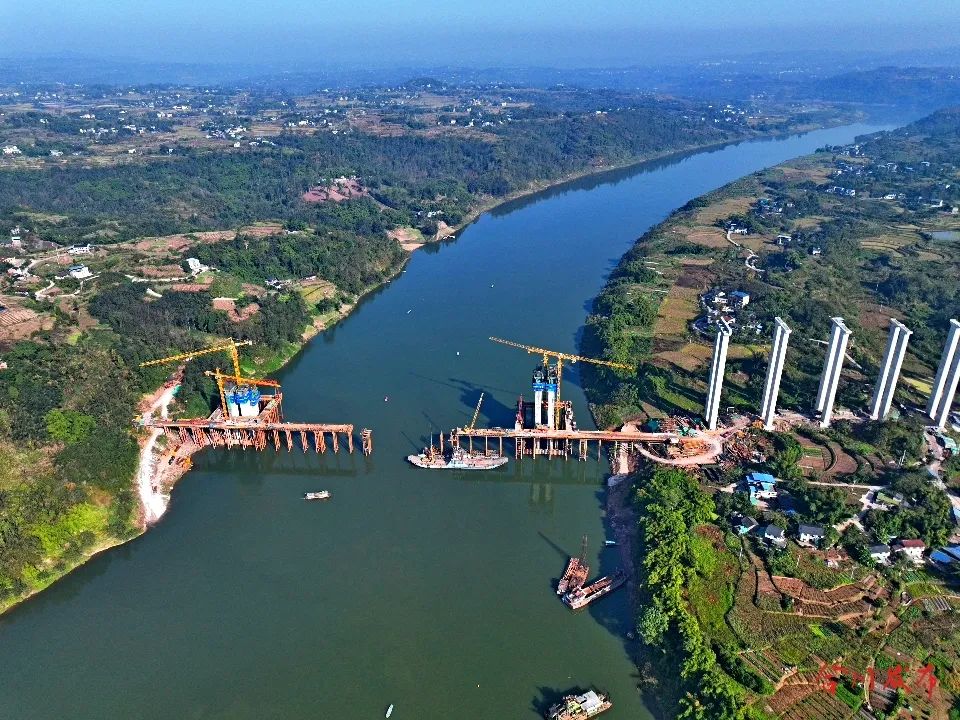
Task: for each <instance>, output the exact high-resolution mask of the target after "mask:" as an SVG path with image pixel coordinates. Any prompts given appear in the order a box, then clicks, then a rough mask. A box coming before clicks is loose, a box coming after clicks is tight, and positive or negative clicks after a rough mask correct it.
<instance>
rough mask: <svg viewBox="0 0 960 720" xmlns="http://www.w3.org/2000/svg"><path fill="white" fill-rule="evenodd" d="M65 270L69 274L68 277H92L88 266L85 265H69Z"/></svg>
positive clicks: (79, 278) (77, 278)
mask: <svg viewBox="0 0 960 720" xmlns="http://www.w3.org/2000/svg"><path fill="white" fill-rule="evenodd" d="M67 272H68V273H69V274H70V277H72V278H74V279H75V280H86V279H87V278H89V277H93V273H92V272H90V268H88V267H87V266H86V265H71V266H70V269H69V270H67Z"/></svg>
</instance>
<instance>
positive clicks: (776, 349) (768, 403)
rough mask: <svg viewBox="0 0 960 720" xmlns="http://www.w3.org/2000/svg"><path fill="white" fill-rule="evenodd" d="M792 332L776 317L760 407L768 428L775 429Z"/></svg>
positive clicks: (761, 415)
mask: <svg viewBox="0 0 960 720" xmlns="http://www.w3.org/2000/svg"><path fill="white" fill-rule="evenodd" d="M790 333H791V330H790V328H789V326H788V325H787V324H786V323H785V322H784V321H783V320H782V319H781V318H775V319H774V329H773V347H772V348H771V349H770V364H769V365H768V366H767V379H766V381H764V384H763V405H762V406H761V408H760V417H761V418H762V419H763V427H765V428H766V429H767V430H773V419H774V417H776V414H777V396H778V395H779V394H780V377H781V376H782V375H783V364H784V360H785V359H786V356H787V343H788V342H789V341H790Z"/></svg>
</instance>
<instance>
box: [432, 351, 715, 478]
mask: <svg viewBox="0 0 960 720" xmlns="http://www.w3.org/2000/svg"><path fill="white" fill-rule="evenodd" d="M490 340H492V341H493V342H497V343H500V344H502V345H507V346H508V347H514V348H517V349H520V350H524V351H525V352H527V353H528V354H533V355H539V356H540V358H541V360H540V362H539V363H538V364H537V365H536V366H535V367H534V369H533V375H532V391H533V400H532V401H527V400H524V398H523V397H522V396H521V397H520V398H519V399H518V401H517V411H516V416H515V419H514V426H513V427H512V428H502V427H493V428H477V427H476V426H475V425H476V419H477V416H478V415H479V409H480V406H479V404H478V406H477V409H476V411H475V412H474V415H473V420H472V421H471V423H470V425H468V426H466V427H456V428H454V429H453V430H451V431H450V433H449V435H448V437H447V439H446V441H445V439H444V436H443V435H442V434H441V436H440V448H441V450H442V451H445V450H446V447H445V442H449V446H450V450H451V451H459V450H465V451H467V452H469V453H470V454H473V453H475V452H476V453H479V452H481V451H482V452H483V454H484V455H488V456H489V455H496V456H504V453H505V452H510V451H512V453H513V455H514V457H515V458H517V459H520V458H523V457H534V458H536V457H543V456H545V457H550V458H553V457H562V458H565V459H570V458H571V457H576V458H577V459H578V460H581V461H583V460H587V459H588V458H589V457H594V456H595V457H596V458H597V459H598V460H600V459H602V458H603V452H604V449H606V450H607V452H608V455H609V457H610V458H611V460H612V461H613V462H614V465H615V467H614V471H615V472H621V471H622V470H621V469H619V468H620V466H621V465H623V464H624V463H626V462H628V458H629V456H630V455H631V454H633V453H638V454H640V455H642V456H644V457H646V458H648V459H650V460H653V461H654V462H660V463H664V464H669V465H701V464H705V463H711V462H713V461H714V460H715V459H716V458H717V456H719V455H720V453H721V451H722V447H723V446H722V443H721V441H720V440H719V436H717V435H716V434H711V433H702V432H700V431H698V430H697V429H695V428H694V427H693V426H692V425H690V424H689V423H687V422H686V421H684V420H682V419H681V420H672V419H671V420H669V421H665V422H664V423H663V424H662V426H661V427H660V428H659V429H658V430H657V431H654V432H648V431H644V430H641V429H639V428H637V427H634V426H632V425H627V426H624V427H623V428H621V429H620V430H581V429H579V428H578V427H577V422H576V419H575V418H574V413H573V404H572V403H571V402H570V401H568V400H563V399H561V396H560V393H561V388H562V382H563V367H564V363H568V364H574V363H577V362H587V363H591V364H595V365H601V366H605V367H612V368H619V369H621V370H632V369H633V368H631V367H630V366H627V365H624V364H622V363H615V362H610V361H607V360H597V359H594V358H587V357H582V356H580V355H572V354H569V353H563V352H559V351H556V350H548V349H546V348H541V347H536V346H532V345H524V344H521V343H516V342H512V341H510V340H503V339H502V338H496V337H491V338H490ZM481 401H482V397H481ZM504 441H506V443H505V442H504ZM625 470H626V467H625V466H624V467H623V471H625Z"/></svg>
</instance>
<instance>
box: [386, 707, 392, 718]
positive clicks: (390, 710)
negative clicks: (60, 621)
mask: <svg viewBox="0 0 960 720" xmlns="http://www.w3.org/2000/svg"><path fill="white" fill-rule="evenodd" d="M391 715H393V705H390V707H388V708H387V714H386V715H384V717H390V716H391Z"/></svg>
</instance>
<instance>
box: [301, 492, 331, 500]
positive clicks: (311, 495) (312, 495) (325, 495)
mask: <svg viewBox="0 0 960 720" xmlns="http://www.w3.org/2000/svg"><path fill="white" fill-rule="evenodd" d="M303 499H304V500H329V499H330V491H329V490H318V491H317V492H308V493H304V494H303Z"/></svg>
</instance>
